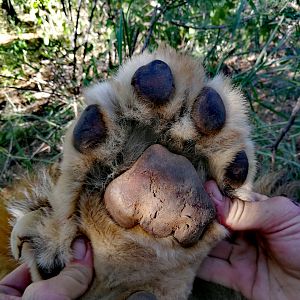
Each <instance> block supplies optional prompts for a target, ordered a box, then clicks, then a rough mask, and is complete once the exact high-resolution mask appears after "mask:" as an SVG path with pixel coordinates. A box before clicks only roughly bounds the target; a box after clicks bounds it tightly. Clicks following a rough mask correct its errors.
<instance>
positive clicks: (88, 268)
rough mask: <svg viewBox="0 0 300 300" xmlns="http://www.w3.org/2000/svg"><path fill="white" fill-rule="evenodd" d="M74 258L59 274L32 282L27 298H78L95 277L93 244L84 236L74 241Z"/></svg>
mask: <svg viewBox="0 0 300 300" xmlns="http://www.w3.org/2000/svg"><path fill="white" fill-rule="evenodd" d="M73 251H74V259H73V261H72V262H71V263H70V264H68V265H67V266H66V267H65V268H64V269H63V270H62V271H61V272H60V273H59V274H58V275H57V276H55V277H53V278H50V279H48V280H42V281H38V282H35V283H33V284H31V285H30V286H29V287H28V288H27V289H26V290H25V293H24V295H23V298H22V299H25V300H50V299H51V300H52V299H56V300H65V299H76V298H78V297H80V296H81V295H83V294H84V293H85V291H86V290H87V289H88V286H89V284H90V283H91V281H92V277H93V257H92V249H91V245H90V243H89V242H88V241H86V240H85V239H83V238H79V239H77V240H75V241H74V243H73Z"/></svg>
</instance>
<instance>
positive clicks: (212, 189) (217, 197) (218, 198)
mask: <svg viewBox="0 0 300 300" xmlns="http://www.w3.org/2000/svg"><path fill="white" fill-rule="evenodd" d="M204 188H205V190H206V192H207V194H208V195H209V197H210V198H211V200H213V201H214V202H223V200H224V197H223V195H222V194H221V192H220V190H219V188H218V186H217V184H216V183H215V182H214V181H207V182H206V183H205V184H204Z"/></svg>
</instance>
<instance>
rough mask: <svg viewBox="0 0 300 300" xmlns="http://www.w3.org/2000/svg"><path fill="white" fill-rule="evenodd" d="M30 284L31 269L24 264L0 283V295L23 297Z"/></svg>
mask: <svg viewBox="0 0 300 300" xmlns="http://www.w3.org/2000/svg"><path fill="white" fill-rule="evenodd" d="M30 283H31V276H30V273H29V269H28V267H27V266H26V265H25V264H23V265H21V266H19V267H18V268H16V269H15V270H14V271H13V272H11V273H10V274H8V275H7V276H5V277H4V278H3V279H2V280H1V281H0V294H5V295H11V296H22V294H23V292H24V290H25V289H26V287H27V286H28V285H29V284H30ZM0 299H1V296H0ZM6 299H7V298H6Z"/></svg>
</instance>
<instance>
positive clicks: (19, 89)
mask: <svg viewBox="0 0 300 300" xmlns="http://www.w3.org/2000/svg"><path fill="white" fill-rule="evenodd" d="M0 89H14V90H18V91H28V92H39V93H46V94H49V95H55V96H57V97H63V98H65V97H66V95H63V94H60V93H57V92H55V91H51V92H48V91H44V90H40V89H38V88H27V87H17V86H1V85H0Z"/></svg>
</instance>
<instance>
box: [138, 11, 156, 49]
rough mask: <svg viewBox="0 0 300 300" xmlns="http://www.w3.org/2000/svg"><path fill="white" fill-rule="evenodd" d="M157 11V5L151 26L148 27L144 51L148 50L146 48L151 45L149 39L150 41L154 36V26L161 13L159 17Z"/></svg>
mask: <svg viewBox="0 0 300 300" xmlns="http://www.w3.org/2000/svg"><path fill="white" fill-rule="evenodd" d="M157 11H158V6H156V7H155V8H154V10H153V12H152V18H151V22H150V26H149V29H148V33H147V36H146V40H145V42H144V45H143V48H142V53H143V52H144V51H145V50H146V48H147V47H148V45H149V41H150V38H151V36H152V33H153V27H154V25H155V22H156V21H157V20H158V18H159V17H160V14H158V17H157Z"/></svg>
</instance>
